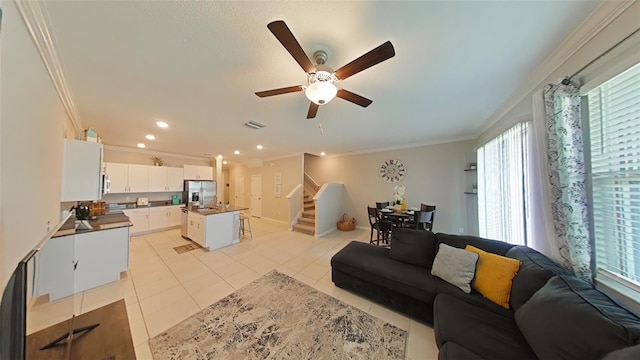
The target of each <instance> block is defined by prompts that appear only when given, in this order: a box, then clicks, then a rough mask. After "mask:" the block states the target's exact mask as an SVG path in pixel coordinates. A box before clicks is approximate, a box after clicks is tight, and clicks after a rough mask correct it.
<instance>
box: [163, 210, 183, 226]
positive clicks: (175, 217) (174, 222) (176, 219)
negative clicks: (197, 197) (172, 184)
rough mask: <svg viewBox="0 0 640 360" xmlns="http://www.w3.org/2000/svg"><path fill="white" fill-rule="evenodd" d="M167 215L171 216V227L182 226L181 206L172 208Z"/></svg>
mask: <svg viewBox="0 0 640 360" xmlns="http://www.w3.org/2000/svg"><path fill="white" fill-rule="evenodd" d="M167 214H168V215H169V224H168V226H169V227H174V226H180V222H181V220H180V217H181V216H182V211H181V210H180V207H179V206H170V207H169V210H168V211H167Z"/></svg>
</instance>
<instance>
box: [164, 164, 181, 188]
mask: <svg viewBox="0 0 640 360" xmlns="http://www.w3.org/2000/svg"><path fill="white" fill-rule="evenodd" d="M183 188H184V174H183V170H182V168H176V167H168V168H167V190H168V191H182V190H183Z"/></svg>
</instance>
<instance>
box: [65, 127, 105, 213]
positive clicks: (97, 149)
mask: <svg viewBox="0 0 640 360" xmlns="http://www.w3.org/2000/svg"><path fill="white" fill-rule="evenodd" d="M101 161H102V144H98V143H92V142H87V141H80V140H70V139H65V140H64V155H63V157H62V193H61V194H62V196H61V199H60V201H87V200H98V199H100V175H101V171H100V163H101Z"/></svg>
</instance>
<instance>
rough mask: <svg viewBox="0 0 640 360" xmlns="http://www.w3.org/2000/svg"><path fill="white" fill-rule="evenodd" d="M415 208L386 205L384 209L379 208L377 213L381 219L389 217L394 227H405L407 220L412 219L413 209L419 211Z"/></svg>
mask: <svg viewBox="0 0 640 360" xmlns="http://www.w3.org/2000/svg"><path fill="white" fill-rule="evenodd" d="M419 210H420V209H417V208H408V209H407V210H401V209H399V206H398V207H396V206H387V207H386V208H384V209H380V210H379V213H380V216H381V217H382V218H383V219H390V220H392V222H393V226H394V227H406V226H405V225H406V224H407V222H409V221H411V220H413V215H414V211H419Z"/></svg>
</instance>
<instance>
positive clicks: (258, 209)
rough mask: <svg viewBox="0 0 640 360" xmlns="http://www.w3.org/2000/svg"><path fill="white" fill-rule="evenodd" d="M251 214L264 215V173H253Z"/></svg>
mask: <svg viewBox="0 0 640 360" xmlns="http://www.w3.org/2000/svg"><path fill="white" fill-rule="evenodd" d="M251 216H255V217H262V175H251Z"/></svg>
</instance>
